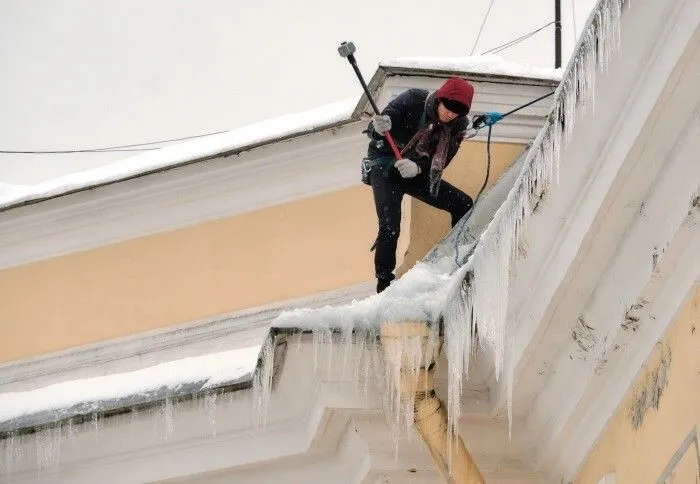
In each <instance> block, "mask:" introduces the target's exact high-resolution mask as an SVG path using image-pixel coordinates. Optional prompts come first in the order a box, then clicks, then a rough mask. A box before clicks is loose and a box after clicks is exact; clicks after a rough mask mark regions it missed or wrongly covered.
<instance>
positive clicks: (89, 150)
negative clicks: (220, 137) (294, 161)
mask: <svg viewBox="0 0 700 484" xmlns="http://www.w3.org/2000/svg"><path fill="white" fill-rule="evenodd" d="M225 132H226V131H216V132H212V133H203V134H196V135H193V136H183V137H181V138H168V139H162V140H159V141H148V142H145V143H134V144H128V145H115V146H104V147H98V148H82V149H75V150H0V153H2V154H13V155H26V154H38V155H42V154H66V153H111V152H119V151H153V150H158V149H160V148H162V146H158V147H155V148H139V147H145V146H150V145H157V144H161V143H170V142H173V141H184V140H188V139H195V138H204V137H206V136H212V135H215V134H221V133H225Z"/></svg>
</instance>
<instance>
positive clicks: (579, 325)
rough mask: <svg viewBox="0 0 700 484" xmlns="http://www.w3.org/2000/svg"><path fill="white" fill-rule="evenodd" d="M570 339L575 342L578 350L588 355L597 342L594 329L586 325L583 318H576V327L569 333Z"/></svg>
mask: <svg viewBox="0 0 700 484" xmlns="http://www.w3.org/2000/svg"><path fill="white" fill-rule="evenodd" d="M571 338H572V339H573V340H574V341H575V342H576V344H577V345H578V346H579V348H581V350H582V351H585V352H586V353H588V352H589V351H590V350H591V349H592V348H593V347H594V346H595V344H596V341H597V337H596V334H595V328H593V327H592V326H590V325H589V324H588V323H586V320H585V319H583V316H579V317H578V321H576V326H575V327H574V329H573V330H572V331H571Z"/></svg>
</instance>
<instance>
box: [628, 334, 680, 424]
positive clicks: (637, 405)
mask: <svg viewBox="0 0 700 484" xmlns="http://www.w3.org/2000/svg"><path fill="white" fill-rule="evenodd" d="M661 353H662V356H661V360H660V361H659V363H658V364H657V366H656V367H655V368H654V369H653V370H652V371H651V372H647V375H646V378H645V379H644V380H643V381H645V383H644V384H643V385H642V386H640V387H639V388H638V389H637V391H636V392H635V393H634V395H633V397H632V405H631V407H630V410H629V418H630V421H631V422H632V427H633V428H635V429H638V428H640V427H641V426H642V423H643V422H644V418H645V416H646V414H647V412H648V411H649V410H651V409H654V410H658V408H659V403H660V402H661V397H662V396H663V393H664V390H665V389H666V387H667V386H668V369H669V368H670V367H671V348H668V347H666V348H665V349H662V352H661Z"/></svg>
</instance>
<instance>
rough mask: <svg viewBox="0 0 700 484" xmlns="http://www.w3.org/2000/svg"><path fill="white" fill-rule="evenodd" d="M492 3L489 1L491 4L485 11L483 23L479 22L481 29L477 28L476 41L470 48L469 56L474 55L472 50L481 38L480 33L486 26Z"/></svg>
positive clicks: (492, 0)
mask: <svg viewBox="0 0 700 484" xmlns="http://www.w3.org/2000/svg"><path fill="white" fill-rule="evenodd" d="M493 2H494V0H491V3H489V9H488V10H487V11H486V15H485V16H484V21H483V22H481V27H480V28H479V33H478V34H477V35H476V40H475V41H474V45H473V46H472V51H471V52H470V53H469V55H474V50H475V49H476V44H478V43H479V38H480V37H481V32H482V31H483V30H484V25H486V20H487V19H488V18H489V13H491V7H493Z"/></svg>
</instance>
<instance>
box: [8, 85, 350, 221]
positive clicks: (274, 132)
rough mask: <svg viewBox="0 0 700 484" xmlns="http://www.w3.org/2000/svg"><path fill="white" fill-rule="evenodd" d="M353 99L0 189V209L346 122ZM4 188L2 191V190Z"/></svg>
mask: <svg viewBox="0 0 700 484" xmlns="http://www.w3.org/2000/svg"><path fill="white" fill-rule="evenodd" d="M358 100H359V98H358V97H355V98H351V99H346V100H343V101H339V102H335V103H332V104H327V105H325V106H320V107H317V108H314V109H310V110H308V111H303V112H300V113H294V114H287V115H284V116H279V117H276V118H272V119H268V120H265V121H261V122H259V123H255V124H251V125H248V126H244V127H241V128H238V129H234V130H232V131H227V132H225V133H220V134H215V135H211V136H207V137H205V138H199V139H196V140H192V141H185V142H182V143H177V144H174V145H170V146H167V147H165V148H162V149H159V150H154V151H149V152H147V153H143V154H140V155H136V156H132V157H129V158H126V159H124V160H120V161H117V162H114V163H110V164H108V165H105V166H101V167H99V168H95V169H92V170H87V171H82V172H78V173H71V174H69V175H65V176H61V177H59V178H55V179H52V180H48V181H46V182H43V183H39V184H37V185H31V186H26V185H25V186H15V185H7V184H1V185H0V209H2V208H4V207H10V206H12V205H17V204H20V203H22V202H27V201H30V200H38V199H43V198H49V197H54V196H58V195H62V194H65V193H69V192H72V191H76V190H81V189H85V188H88V187H93V186H97V185H102V184H105V183H111V182H115V181H119V180H123V179H125V178H129V177H132V176H137V175H142V174H145V173H149V172H153V171H157V170H159V169H162V168H165V167H170V166H175V165H179V164H182V163H186V162H188V161H193V160H197V159H201V158H206V157H209V156H216V155H218V154H221V153H225V152H230V151H234V150H240V149H244V148H246V147H250V146H255V145H259V144H261V143H266V142H270V141H274V140H277V139H280V138H283V137H286V136H291V135H296V134H302V133H304V132H308V131H312V130H314V129H317V128H322V127H325V126H331V125H334V124H336V123H340V122H343V121H347V120H349V119H350V116H351V114H352V112H353V110H354V109H355V107H356V106H357V102H358ZM3 187H7V188H3Z"/></svg>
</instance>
